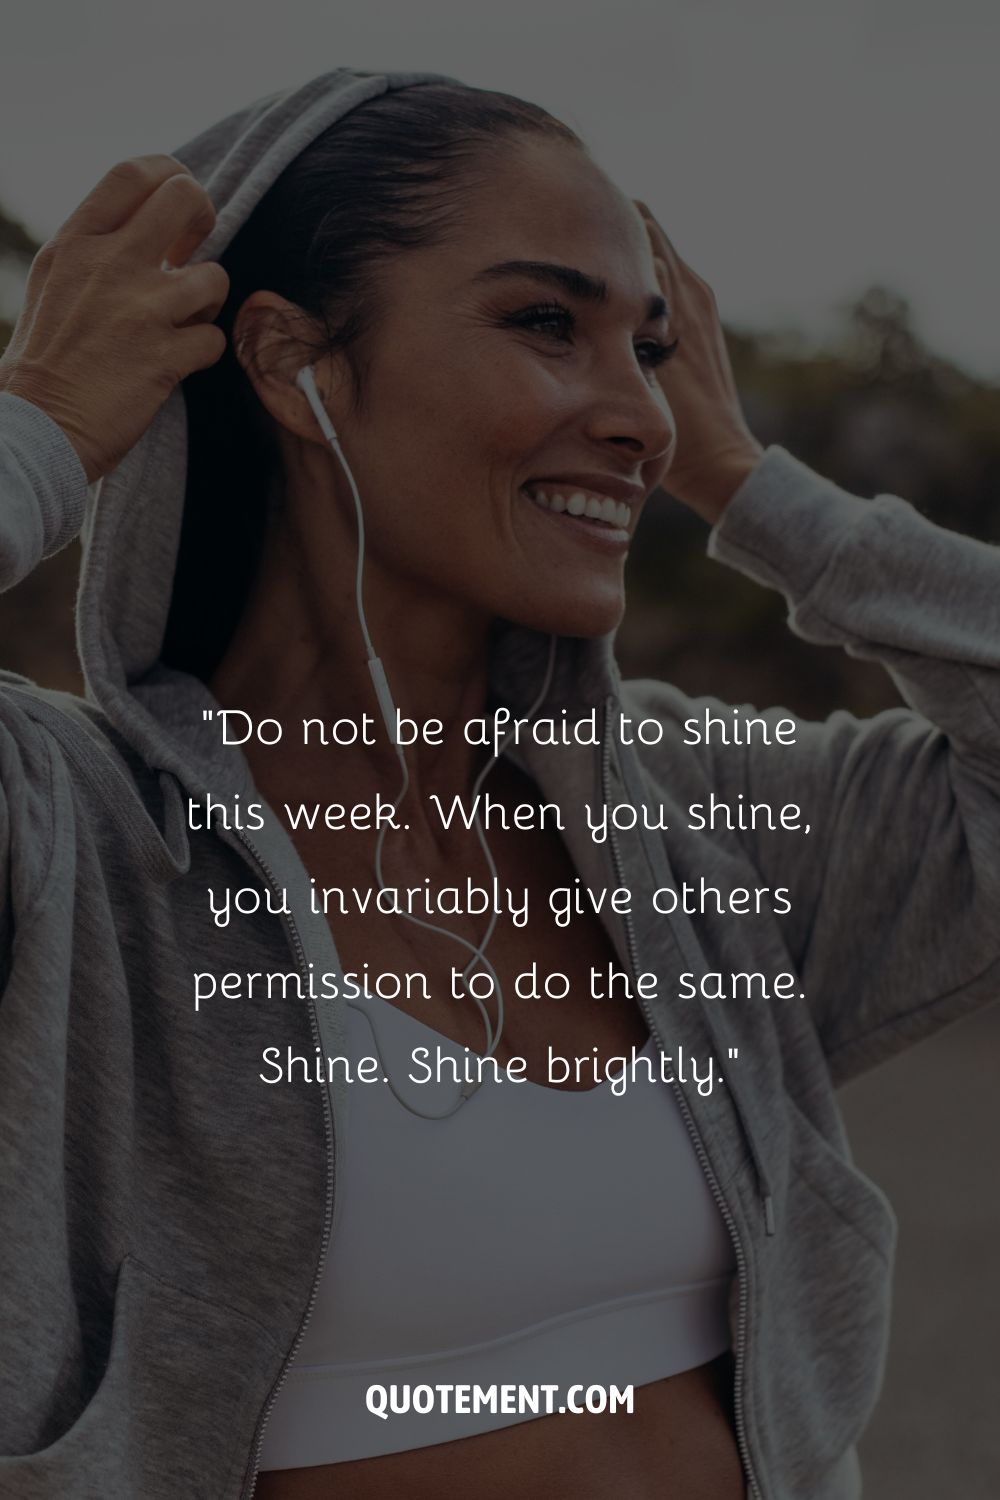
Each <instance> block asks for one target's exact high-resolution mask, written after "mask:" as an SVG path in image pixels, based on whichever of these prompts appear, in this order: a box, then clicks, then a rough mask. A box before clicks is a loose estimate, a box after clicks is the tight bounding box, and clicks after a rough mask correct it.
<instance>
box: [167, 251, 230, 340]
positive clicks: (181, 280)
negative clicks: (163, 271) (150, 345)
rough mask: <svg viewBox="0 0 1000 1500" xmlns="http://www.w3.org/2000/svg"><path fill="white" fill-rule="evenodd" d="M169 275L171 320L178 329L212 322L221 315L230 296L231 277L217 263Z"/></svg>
mask: <svg viewBox="0 0 1000 1500" xmlns="http://www.w3.org/2000/svg"><path fill="white" fill-rule="evenodd" d="M167 275H168V277H169V280H168V282H167V300H168V306H169V309H170V321H171V322H172V323H173V324H174V326H175V327H176V328H180V327H182V326H183V325H184V324H185V323H193V322H208V323H210V322H212V321H213V319H215V318H217V317H218V316H219V313H220V312H221V311H222V309H223V306H224V305H225V301H226V298H227V297H228V296H229V277H228V276H227V275H226V272H225V271H224V270H223V268H222V266H220V265H219V263H218V262H217V261H213V260H206V261H202V262H200V263H199V264H198V265H195V266H185V267H183V268H182V269H181V270H177V271H169V272H168V273H167Z"/></svg>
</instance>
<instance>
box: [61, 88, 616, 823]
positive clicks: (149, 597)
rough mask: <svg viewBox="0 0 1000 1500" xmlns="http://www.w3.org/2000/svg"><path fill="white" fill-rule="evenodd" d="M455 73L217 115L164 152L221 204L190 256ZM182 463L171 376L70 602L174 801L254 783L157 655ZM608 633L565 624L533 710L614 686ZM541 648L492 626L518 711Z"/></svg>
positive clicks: (205, 697)
mask: <svg viewBox="0 0 1000 1500" xmlns="http://www.w3.org/2000/svg"><path fill="white" fill-rule="evenodd" d="M456 82H457V80H455V79H453V78H449V77H447V76H446V75H444V74H437V73H363V72H357V71H355V70H354V69H350V68H338V69H336V70H335V71H333V72H330V73H325V74H323V75H321V76H320V77H318V78H315V79H313V80H312V81H311V82H309V83H307V84H305V85H303V86H301V87H298V88H294V89H290V90H287V91H283V92H281V93H276V94H272V95H269V96H268V97H266V98H264V99H260V100H258V101H257V102H255V103H253V104H251V105H249V106H247V107H246V108H244V109H241V110H238V111H237V112H236V113H235V114H231V115H229V116H227V117H226V118H225V119H224V120H221V121H219V122H218V123H217V124H215V125H212V126H211V127H210V128H209V129H208V130H206V131H204V132H203V133H202V134H201V135H199V136H197V137H195V138H194V139H193V140H192V141H190V142H188V143H187V144H186V145H184V146H182V147H180V149H179V150H176V151H174V152H173V153H172V154H173V155H175V156H176V157H177V159H178V160H179V161H180V162H182V163H183V164H184V165H185V166H186V167H188V168H189V169H190V170H191V171H192V172H193V173H194V175H195V177H196V178H197V179H198V181H199V182H200V183H201V184H202V185H203V186H204V187H205V189H206V190H207V192H208V193H209V196H210V197H211V199H212V202H213V204H214V206H215V209H216V213H217V219H216V223H215V227H214V229H213V231H212V233H211V234H210V235H209V236H208V237H207V239H206V240H205V241H204V243H203V244H202V245H201V246H200V248H199V249H198V251H197V252H196V254H195V255H194V257H192V259H193V260H218V259H219V258H220V257H221V256H222V254H223V252H224V251H225V250H226V248H227V246H228V245H229V244H230V242H231V241H232V239H233V238H234V236H235V235H236V233H237V232H238V231H239V229H240V228H241V227H242V225H243V224H244V223H245V221H246V220H247V218H248V217H249V215H250V214H251V212H252V211H253V209H254V208H255V207H256V205H257V203H258V202H259V201H260V199H261V198H262V197H263V196H264V194H265V193H266V192H267V191H268V189H269V188H270V187H271V185H272V184H273V183H274V182H275V181H276V179H277V178H278V177H279V175H280V174H281V173H282V172H283V171H284V169H285V168H286V167H287V166H288V165H289V163H290V162H291V161H293V160H294V158H295V157H296V156H297V155H298V154H299V153H300V152H301V151H302V150H303V149H304V148H305V147H306V146H308V145H309V144H310V142H312V141H313V140H314V139H315V138H316V137H317V136H318V135H319V134H321V132H322V131H324V130H326V129H327V128H328V127H329V126H330V125H331V124H332V123H334V122H335V121H337V120H339V119H341V118H342V117H343V116H344V115H345V114H347V113H348V111H349V110H351V109H354V108H355V107H356V106H357V105H359V104H363V103H364V102H365V101H366V100H368V99H371V98H374V97H375V96H377V95H379V94H382V93H384V92H386V91H387V90H389V89H398V88H407V87H410V86H412V85H414V84H419V83H452V84H454V83H456ZM186 476H187V415H186V406H185V401H184V395H183V392H182V389H181V387H180V386H178V387H177V388H176V389H175V390H174V391H173V392H172V393H171V395H170V397H169V398H168V400H167V401H166V403H165V404H164V405H163V406H162V407H161V408H160V410H159V411H158V412H157V414H156V416H155V418H154V419H153V422H152V423H151V424H150V426H149V428H148V429H147V430H146V432H145V433H144V435H143V437H142V438H141V439H140V441H139V442H138V443H137V444H136V445H135V447H134V448H133V449H132V450H131V451H130V452H129V453H128V454H127V455H126V457H125V459H124V460H123V461H122V463H121V464H120V465H119V466H118V468H117V469H115V470H114V471H113V472H112V473H111V474H109V475H108V476H106V477H105V479H104V480H103V481H102V482H101V483H100V484H98V485H94V486H92V488H91V490H90V493H89V498H88V504H87V512H86V517H85V521H84V527H83V534H82V538H83V564H82V571H81V579H80V588H79V592H78V596H77V605H76V633H77V649H78V652H79V656H80V661H81V664H82V668H83V673H84V679H85V684H86V697H87V699H88V700H89V701H91V702H93V703H94V704H96V705H97V706H98V707H99V708H100V709H101V711H102V712H103V714H104V715H105V716H106V718H107V719H108V720H109V721H110V723H111V724H112V726H113V727H114V729H115V730H117V731H118V732H119V733H120V734H121V735H122V736H123V737H124V739H125V740H126V741H127V742H128V744H129V745H131V746H132V747H133V748H134V749H135V750H136V751H137V752H138V754H139V755H140V757H141V758H142V760H143V762H144V763H145V764H146V765H148V766H149V767H150V768H151V769H152V770H154V771H156V772H160V773H163V772H166V773H168V775H167V777H164V776H163V775H162V774H161V776H160V780H161V784H165V783H167V782H168V781H170V780H172V779H174V778H175V781H174V785H173V787H172V791H173V800H174V801H175V803H176V800H177V791H178V787H183V788H184V789H185V790H186V791H187V792H188V793H189V794H190V795H192V796H199V795H204V794H205V793H206V792H208V791H210V792H211V793H212V794H213V795H214V796H232V795H233V794H235V793H244V792H246V791H247V790H249V789H250V788H251V787H252V780H251V777H250V772H249V766H248V764H247V762H246V761H245V758H244V757H243V755H242V752H241V751H239V750H238V749H235V748H234V747H223V746H222V745H220V743H219V733H218V728H217V726H216V725H215V724H213V722H212V721H210V720H207V721H206V719H205V718H204V713H205V711H207V710H210V709H212V708H214V707H217V706H218V705H217V704H216V700H215V699H214V697H213V695H212V693H211V692H210V690H209V689H208V688H207V687H206V686H205V684H204V683H202V682H201V681H200V680H198V679H197V678H195V677H194V676H192V675H191V674H189V673H185V672H181V671H178V670H175V669H174V668H172V667H168V666H166V665H165V664H164V663H163V662H162V661H161V660H160V653H161V649H162V643H163V639H164V633H165V629H166V623H167V618H168V615H169V611H170V601H171V595H172V591H173V580H174V572H175V566H176V559H177V552H178V546H179V541H180V535H181V524H182V520H183V513H184V504H185V493H186ZM192 608H196V603H195V602H194V601H192ZM613 641H614V632H612V633H611V634H609V635H607V636H604V637H600V638H598V639H596V640H589V641H588V640H581V639H576V638H569V637H560V638H559V639H558V641H557V649H556V653H555V665H554V670H553V674H552V680H551V684H550V688H549V693H548V696H547V699H546V700H545V703H544V704H543V705H542V707H541V708H540V709H539V710H538V711H539V712H541V713H546V714H555V713H558V712H559V710H560V709H561V708H565V709H566V710H567V711H568V712H572V711H575V710H579V711H586V709H587V708H589V707H591V706H594V705H597V704H600V703H601V702H603V701H604V699H605V698H606V696H607V694H608V693H609V692H614V691H615V689H616V685H617V682H618V681H619V676H618V671H617V666H616V665H615V661H614V651H613ZM549 649H550V638H549V637H548V636H547V635H545V634H542V633H539V632H537V631H534V630H530V629H527V628H525V627H522V626H516V625H512V624H510V625H505V626H504V627H503V628H502V629H501V630H500V631H499V632H498V634H497V640H496V644H495V647H494V653H493V657H492V662H491V687H492V691H493V693H494V695H495V696H496V699H497V701H498V702H500V703H504V704H506V705H507V706H508V707H510V708H511V710H512V711H514V712H521V713H523V712H525V711H526V710H527V709H528V707H529V706H530V705H531V703H532V702H533V700H534V699H535V697H536V696H537V694H538V692H539V690H540V688H541V685H542V682H543V681H544V678H545V672H546V666H547V663H548V657H549ZM165 789H167V790H169V789H168V788H166V787H165ZM176 810H177V809H176V806H175V808H174V812H175V814H176Z"/></svg>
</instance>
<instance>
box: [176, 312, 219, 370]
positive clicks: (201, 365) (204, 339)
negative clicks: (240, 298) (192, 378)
mask: <svg viewBox="0 0 1000 1500" xmlns="http://www.w3.org/2000/svg"><path fill="white" fill-rule="evenodd" d="M176 338H177V340H178V342H177V345H176V353H175V360H174V363H175V367H176V369H177V371H178V375H177V378H178V380H183V379H184V378H185V377H186V376H188V375H191V374H193V373H194V371H195V370H205V369H207V368H208V366H209V365H214V364H215V362H216V361H217V360H219V359H221V358H222V355H223V354H224V352H225V348H226V335H225V334H224V333H223V331H222V329H221V328H217V327H216V326H215V324H214V323H199V324H196V325H192V326H191V327H190V328H182V329H180V330H178V333H177V335H176Z"/></svg>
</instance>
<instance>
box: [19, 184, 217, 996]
mask: <svg viewBox="0 0 1000 1500" xmlns="http://www.w3.org/2000/svg"><path fill="white" fill-rule="evenodd" d="M214 222H215V211H214V209H213V208H212V205H211V202H210V201H209V199H208V196H207V194H206V193H205V191H204V189H203V188H201V187H200V186H199V185H198V183H196V182H195V180H194V178H193V177H192V176H191V174H190V173H189V172H188V171H187V169H186V168H184V167H182V166H181V165H180V163H179V162H177V161H175V160H174V159H173V158H172V157H168V156H151V157H141V158H137V159H136V160H134V161H128V162H122V163H120V164H119V165H118V166H116V167H114V168H112V170H111V171H110V172H109V173H107V175H106V176H105V177H103V178H102V179H101V181H100V182H99V183H98V185H97V187H96V188H95V189H94V190H93V192H92V193H90V194H89V195H88V197H87V198H86V199H85V200H84V202H83V203H82V204H81V205H80V207H79V208H78V209H77V210H76V212H75V213H74V214H73V215H72V216H71V217H70V218H69V219H68V220H67V222H66V223H65V224H64V225H63V227H62V229H60V231H59V232H58V234H56V235H55V237H54V238H53V239H52V240H50V241H49V242H48V244H46V245H45V246H43V248H42V249H41V251H40V252H39V254H38V255H37V256H36V258H35V260H34V262H33V263H32V267H31V272H30V275H29V277H28V286H27V290H26V295H25V302H24V308H23V311H22V313H21V316H20V317H19V319H18V322H17V325H16V327H15V329H14V332H13V336H12V338H11V341H10V343H9V344H8V346H7V348H6V349H5V350H4V353H3V355H2V357H0V592H2V591H5V590H7V589H10V588H13V587H14V585H15V584H17V583H20V582H21V580H22V579H24V578H26V577H27V576H28V574H29V573H31V572H32V570H33V569H34V568H35V567H36V566H37V565H38V563H39V562H41V561H42V559H43V558H45V557H49V556H51V554H52V553H54V552H58V551H59V550H60V548H62V547H64V546H65V545H66V544H67V543H68V542H69V541H71V540H72V538H73V537H74V536H76V534H77V532H78V531H79V530H80V527H81V525H82V524H83V517H84V505H85V501H86V498H87V485H88V483H89V482H93V481H95V480H97V479H99V478H101V477H102V476H103V475H104V474H106V473H107V472H108V471H109V470H110V469H112V468H113V467H114V466H115V464H117V463H118V462H119V461H120V460H121V458H122V457H123V456H124V455H125V453H127V452H128V450H129V448H131V447H132V446H133V444H134V443H135V442H136V441H137V440H138V438H139V437H140V436H141V434H142V433H143V432H144V431H145V429H146V427H147V426H148V425H149V423H150V421H151V420H152V418H153V416H154V414H155V412H156V410H157V408H158V407H159V406H160V405H161V404H162V403H163V401H164V400H165V399H166V397H167V396H168V395H169V394H170V391H171V390H172V389H173V387H174V386H175V385H176V384H177V382H178V381H179V380H181V379H183V377H184V376H185V375H187V374H190V373H191V371H192V370H195V369H201V368H203V367H204V366H205V365H207V364H211V363H212V362H213V361H214V360H215V359H217V358H218V357H219V355H220V354H221V352H222V349H223V348H224V347H225V339H224V336H223V334H222V333H221V331H220V330H219V329H218V328H214V327H212V326H211V325H210V323H207V322H206V320H207V319H211V318H213V317H214V316H215V315H216V314H217V312H218V310H219V308H220V307H221V304H222V302H223V301H224V299H225V296H226V292H227V290H228V285H229V282H228V278H227V276H226V273H225V272H224V271H223V270H222V267H221V266H218V265H215V264H213V263H211V262H205V263H202V264H200V265H196V266H187V265H185V264H184V262H186V261H187V259H188V257H189V256H191V255H192V254H193V252H194V251H195V250H196V248H197V246H198V245H199V244H200V243H201V241H202V240H203V239H204V237H205V235H206V234H207V233H208V231H209V229H210V228H211V227H212V224H213V223H214ZM165 259H166V261H167V262H169V265H168V266H166V267H165V265H164V261H165ZM175 265H176V266H177V267H178V269H173V267H174V266H175ZM24 681H25V679H24V678H21V677H17V676H16V675H15V674H12V673H10V672H4V671H3V670H2V669H0V991H2V989H3V985H4V983H5V982H6V971H7V965H8V954H9V950H10V945H11V943H12V941H13V939H14V932H15V927H16V926H18V924H20V923H21V922H22V921H23V920H24V919H25V917H26V916H27V913H28V911H29V910H30V908H31V907H32V906H33V904H34V903H35V901H36V899H37V898H38V895H39V893H40V892H41V891H42V889H43V887H44V884H45V878H46V874H47V870H48V865H49V860H50V858H51V849H52V846H53V810H52V806H51V784H52V770H51V765H50V761H49V748H48V743H47V738H46V736H45V734H44V732H43V731H42V730H41V729H40V727H39V726H38V724H37V723H36V722H35V721H34V720H33V719H32V718H31V716H30V715H29V714H27V713H26V712H25V711H24V708H23V706H22V703H21V701H20V698H19V695H18V694H16V693H14V692H10V693H8V692H5V691H4V685H5V683H14V682H17V683H20V684H22V685H23V684H24Z"/></svg>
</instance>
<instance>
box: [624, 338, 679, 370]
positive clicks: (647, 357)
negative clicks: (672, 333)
mask: <svg viewBox="0 0 1000 1500" xmlns="http://www.w3.org/2000/svg"><path fill="white" fill-rule="evenodd" d="M680 342H681V341H680V339H679V338H676V339H673V340H672V341H671V342H670V343H669V344H664V343H661V342H660V340H659V339H644V340H643V341H642V343H641V344H636V346H635V352H636V354H638V356H639V358H640V359H641V360H643V362H644V363H645V364H646V365H647V366H648V367H649V368H650V369H651V370H655V369H656V366H657V365H662V364H666V362H667V360H668V359H673V357H674V355H675V354H676V353H677V350H678V348H679V346H680Z"/></svg>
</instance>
